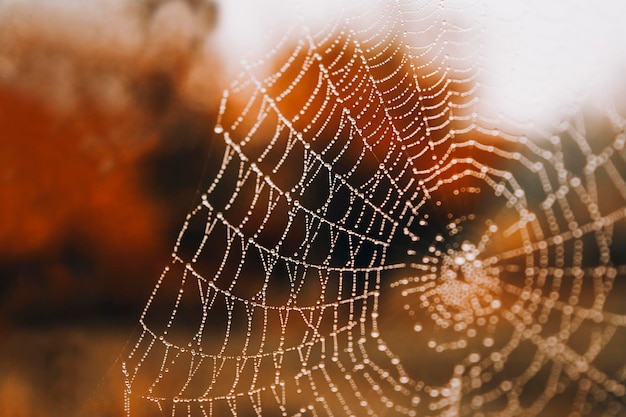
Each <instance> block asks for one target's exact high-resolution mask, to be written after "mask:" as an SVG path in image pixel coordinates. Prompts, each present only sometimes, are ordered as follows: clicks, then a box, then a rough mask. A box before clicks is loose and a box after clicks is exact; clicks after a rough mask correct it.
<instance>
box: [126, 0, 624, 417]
mask: <svg viewBox="0 0 626 417" xmlns="http://www.w3.org/2000/svg"><path fill="white" fill-rule="evenodd" d="M342 7H343V8H342V9H338V10H341V12H338V13H337V14H336V16H335V18H333V19H330V20H329V21H328V22H326V23H325V25H323V27H321V28H317V27H316V28H313V27H308V26H307V25H305V24H303V23H302V21H300V20H295V21H294V24H293V27H291V29H290V30H289V32H288V33H287V34H286V35H285V37H284V38H282V40H281V41H279V42H278V43H277V44H276V45H274V48H273V49H271V50H270V51H268V53H267V54H266V55H262V56H261V58H257V59H252V60H247V61H245V62H244V64H243V65H242V67H243V71H242V73H241V76H240V77H239V78H238V79H236V80H235V81H234V82H233V83H232V85H231V87H230V88H229V89H228V90H227V91H225V93H224V97H223V100H222V102H221V105H220V109H219V116H218V122H217V125H216V126H215V140H216V141H217V142H218V143H219V146H218V147H221V150H222V153H221V154H220V155H219V158H215V160H214V161H213V162H214V164H213V165H214V169H213V171H212V173H211V175H212V182H211V183H210V186H209V187H208V189H207V190H206V191H205V192H204V194H203V195H202V197H201V201H200V202H199V204H198V206H197V207H196V208H195V209H194V210H193V211H192V212H191V213H189V215H188V217H187V219H186V221H185V223H184V225H183V228H182V230H181V232H180V235H179V238H178V240H177V242H176V245H175V247H174V251H173V253H172V259H171V262H170V264H169V265H168V266H167V267H166V268H165V270H164V272H163V274H162V275H161V276H160V278H159V279H158V282H157V284H156V286H155V288H154V290H153V292H152V294H151V295H150V297H149V300H148V302H147V305H146V307H145V309H144V311H143V313H142V315H141V318H140V325H141V331H140V335H139V336H138V338H137V339H136V341H135V342H136V343H135V344H134V347H133V348H132V349H131V350H130V351H129V352H128V355H127V358H126V360H125V362H124V364H123V373H124V377H125V388H124V395H125V406H126V413H127V415H128V416H135V415H137V416H139V415H152V414H150V413H160V414H159V415H166V416H224V415H234V416H263V415H265V416H280V415H285V416H286V415H289V416H291V415H295V416H365V415H371V416H391V415H393V416H459V415H460V416H470V415H471V416H479V415H483V416H488V415H494V416H495V415H497V416H540V415H549V416H556V415H562V416H579V415H585V414H590V415H599V416H600V415H601V416H619V415H624V414H625V413H626V404H625V400H624V397H625V395H626V391H625V386H624V384H625V383H626V360H624V354H623V346H624V343H625V341H626V329H625V327H626V309H625V308H624V306H623V304H624V302H623V301H624V295H625V294H626V292H625V289H626V287H625V286H624V284H623V283H622V282H623V281H624V279H625V278H626V277H625V276H624V275H625V274H626V266H625V265H624V264H625V261H626V239H625V238H624V236H625V232H626V219H625V217H626V182H625V177H626V175H625V172H626V151H625V150H624V146H625V143H626V135H625V133H624V130H625V128H626V120H625V119H624V116H623V115H624V113H623V112H622V111H621V110H620V108H619V106H618V105H617V104H615V102H614V101H613V99H612V97H608V96H607V97H606V102H603V103H595V104H596V105H597V107H598V109H599V111H598V112H596V113H594V114H596V116H594V117H595V118H590V117H588V116H587V115H586V113H584V112H583V111H582V110H581V111H575V112H573V113H572V116H571V117H570V118H568V119H567V120H559V121H558V123H556V124H555V125H554V126H553V127H551V128H539V127H537V126H535V125H533V124H531V123H528V124H524V123H518V124H509V125H508V126H505V124H504V123H503V120H495V119H491V118H489V117H488V116H486V115H485V114H484V112H483V109H484V103H483V101H481V83H482V82H483V80H484V78H485V77H486V76H485V69H484V68H483V67H481V59H480V49H479V48H477V47H476V44H477V43H479V40H480V38H479V34H480V30H479V29H480V28H479V27H478V28H477V27H476V25H475V24H473V23H472V22H467V21H465V20H464V19H463V16H464V13H465V12H466V10H465V9H464V8H463V7H454V6H450V5H449V4H448V3H430V2H425V3H423V4H422V3H420V4H412V3H406V4H405V3H403V2H380V3H376V4H373V5H369V6H368V7H367V8H363V7H360V8H356V9H354V10H353V9H351V8H350V6H349V5H343V6H342ZM466 7H472V6H466ZM622 110H623V109H622ZM216 146H217V145H216ZM218 153H219V152H218Z"/></svg>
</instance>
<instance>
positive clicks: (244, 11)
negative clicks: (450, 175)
mask: <svg viewBox="0 0 626 417" xmlns="http://www.w3.org/2000/svg"><path fill="white" fill-rule="evenodd" d="M298 3H299V7H301V6H302V4H312V3H314V4H315V6H314V7H311V6H309V7H308V10H306V11H305V13H304V14H305V20H306V21H309V20H308V19H310V18H311V16H314V17H315V18H316V19H320V18H322V20H323V17H324V16H326V15H328V14H332V13H336V12H337V11H336V8H337V7H338V6H337V5H338V4H339V3H340V2H339V1H332V0H323V1H322V0H317V1H315V2H310V1H306V0H302V1H300V2H298ZM363 3H364V4H365V2H363ZM454 3H455V5H459V4H460V5H462V6H463V8H465V7H467V4H471V5H472V6H471V7H470V10H475V13H476V14H475V15H474V16H469V15H468V16H467V19H468V22H476V23H477V26H478V27H479V28H480V27H482V28H483V29H484V30H483V31H482V34H481V36H482V40H483V42H484V45H483V47H482V56H483V62H482V68H483V69H484V72H483V80H482V81H483V88H482V90H481V99H484V100H485V101H487V102H488V103H490V104H491V105H492V106H490V107H493V108H497V109H498V111H499V112H501V113H502V114H503V115H504V116H507V117H509V118H513V119H515V120H521V121H528V120H531V121H536V122H542V121H544V120H546V119H549V118H554V115H555V113H557V114H561V113H562V112H563V111H564V109H565V108H571V104H572V103H575V102H576V101H579V100H581V99H582V98H583V97H585V96H586V95H589V94H594V93H596V91H594V90H596V89H597V87H596V85H597V84H599V82H598V81H601V80H606V79H607V78H609V77H612V76H613V77H614V76H619V75H620V72H619V69H618V68H619V66H620V64H621V65H622V66H623V65H626V1H622V0H613V1H588V0H550V1H545V0H525V1H515V0H478V1H472V0H454ZM285 4H292V7H295V6H293V4H294V2H287V1H280V0H266V1H252V0H221V1H220V32H219V35H218V40H219V41H218V44H221V45H223V47H225V48H227V51H228V53H229V54H230V55H231V56H233V55H235V56H240V55H245V53H244V51H250V50H253V51H257V52H259V51H263V50H267V48H268V45H267V44H265V45H264V44H263V42H262V40H263V39H264V36H266V35H267V33H268V31H271V30H275V31H277V32H279V33H280V30H281V29H282V28H284V27H285V26H286V24H287V23H288V22H290V21H291V20H290V19H293V16H294V14H293V9H291V10H289V9H288V8H286V7H285ZM296 4H297V3H296ZM446 4H449V5H450V4H452V2H450V1H448V2H446ZM453 6H454V5H453ZM270 42H272V41H270ZM260 55H262V53H260Z"/></svg>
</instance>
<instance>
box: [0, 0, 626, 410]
mask: <svg viewBox="0 0 626 417" xmlns="http://www.w3.org/2000/svg"><path fill="white" fill-rule="evenodd" d="M558 3H559V4H560V5H561V6H564V4H565V3H564V2H558ZM324 4H325V6H319V8H320V9H322V10H323V11H320V10H318V9H315V10H312V13H314V14H315V15H316V17H317V18H320V19H321V20H323V16H324V14H325V13H328V12H332V6H329V2H324ZM594 7H595V6H594ZM623 9H624V6H621V5H619V4H618V3H617V2H613V3H610V4H609V3H607V4H606V5H605V7H602V8H599V7H598V8H596V10H597V11H598V13H595V14H593V16H594V17H593V18H592V17H591V15H590V14H589V10H587V9H585V8H579V9H577V10H575V8H567V9H566V8H564V7H563V8H562V9H559V8H555V9H554V10H552V9H545V10H544V9H541V6H539V5H538V4H532V2H529V4H528V5H527V7H526V9H524V10H519V9H515V8H502V7H499V6H497V2H494V1H492V2H485V6H484V7H479V8H476V10H477V11H478V14H477V17H478V16H482V17H481V19H482V20H481V25H482V27H483V28H484V29H485V33H487V34H489V36H487V37H486V38H485V39H484V40H483V41H484V42H485V44H486V45H485V46H484V49H483V50H482V51H484V55H482V57H481V59H482V60H483V62H482V65H483V66H484V67H485V68H488V70H487V71H486V73H487V75H486V76H489V77H488V78H489V80H490V82H489V83H487V84H488V85H487V87H486V89H485V90H484V91H485V92H486V93H485V94H487V96H489V95H491V96H492V99H491V101H490V102H491V103H492V104H493V106H492V107H491V109H493V108H494V107H495V108H496V110H495V113H497V114H502V113H504V114H505V115H506V116H507V117H512V118H517V119H520V120H523V121H525V122H528V121H537V122H540V123H541V122H542V121H545V120H549V119H550V118H551V117H553V115H554V114H555V112H559V111H561V110H562V109H563V108H564V103H571V102H575V101H577V100H578V99H579V98H580V97H581V96H583V95H585V94H587V92H588V91H586V90H589V89H591V88H593V87H591V86H592V84H593V83H589V82H588V81H589V80H596V79H598V78H602V79H605V78H607V77H614V76H616V75H615V74H616V68H619V64H620V63H621V62H623V61H624V56H626V55H624V53H623V51H622V55H620V54H619V53H617V52H616V51H618V50H619V45H623V44H624V41H626V36H624V34H625V33H626V31H625V30H624V28H621V29H620V25H619V23H620V19H621V18H622V17H623V16H624V15H625V14H623V12H624V10H623ZM278 10H279V9H278V8H276V5H275V4H274V5H269V6H268V5H265V6H263V5H256V6H251V5H250V3H246V2H244V1H232V2H228V3H225V4H218V3H216V2H213V1H211V0H138V1H134V2H131V1H127V0H99V1H96V2H90V3H89V4H88V5H86V4H84V3H81V2H79V1H77V0H62V1H54V2H48V3H41V2H37V1H18V0H0V414H1V415H6V416H14V417H19V416H24V417H27V416H28V417H30V416H74V415H89V416H91V415H102V416H105V415H110V416H114V415H115V416H117V415H121V414H122V404H121V397H122V392H121V390H120V389H119V387H120V385H118V384H117V383H115V381H116V378H119V377H120V370H119V369H120V364H119V360H120V358H119V357H118V356H119V355H120V354H121V352H122V351H123V350H124V348H125V345H126V343H127V341H128V340H130V339H131V338H132V335H133V332H135V331H136V330H137V327H136V322H137V317H138V316H139V314H140V312H141V310H142V309H143V306H144V304H145V301H146V299H147V296H148V294H149V293H150V291H151V289H152V287H153V285H154V283H155V281H156V279H157V277H158V276H159V274H160V273H161V270H162V268H163V267H164V266H165V265H166V264H167V263H168V261H169V257H170V253H171V250H172V246H173V242H174V241H175V239H176V236H177V235H178V233H179V230H180V227H181V225H182V223H183V221H184V219H185V215H186V214H187V212H188V211H189V210H190V208H192V207H193V206H194V205H195V203H196V200H197V198H199V194H200V193H201V192H202V191H203V190H204V188H205V183H203V181H206V180H207V179H206V178H204V177H205V176H203V175H202V174H203V172H204V170H205V166H206V164H207V163H208V161H211V160H212V159H211V158H212V141H213V140H214V137H213V126H214V121H215V117H216V113H217V110H218V106H219V100H220V97H221V94H222V93H221V92H222V90H223V89H224V88H226V87H227V85H228V81H229V80H230V79H232V78H233V73H234V72H235V71H236V68H237V66H238V64H239V58H238V57H239V56H240V52H241V51H245V50H247V49H249V48H250V44H251V42H252V40H254V41H257V40H258V39H257V38H258V37H257V36H256V34H257V33H258V31H262V30H263V28H264V26H267V25H266V24H267V22H268V19H269V20H272V19H274V21H275V22H284V21H285V20H288V17H287V16H288V14H287V13H286V12H281V13H279V12H278ZM529 10H540V11H541V10H543V12H541V13H539V15H540V16H543V17H545V19H543V20H541V21H540V22H543V23H540V24H537V25H535V23H536V22H537V20H536V17H537V14H529V13H528V11H529ZM484 16H488V17H489V18H485V17H484ZM469 18H471V16H470V17H469ZM269 26H271V25H269ZM581 28H584V29H581ZM522 33H525V34H527V36H521V34H522ZM504 35H507V36H510V38H507V37H505V36H504ZM510 39H514V40H516V42H513V43H511V42H509V41H507V40H510ZM554 51H559V53H558V54H556V55H555V54H554V53H553V52H554ZM553 64H554V65H553ZM568 68H575V69H576V71H567V73H568V74H570V75H569V76H568V77H558V74H559V73H563V72H565V71H566V70H567V69H568ZM617 73H619V72H617ZM555 80H558V82H555ZM593 85H595V84H593ZM546 86H548V87H549V88H547V87H546ZM567 108H568V109H571V108H572V107H567ZM213 157H215V155H213ZM218 157H219V155H218Z"/></svg>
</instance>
